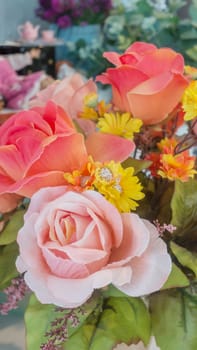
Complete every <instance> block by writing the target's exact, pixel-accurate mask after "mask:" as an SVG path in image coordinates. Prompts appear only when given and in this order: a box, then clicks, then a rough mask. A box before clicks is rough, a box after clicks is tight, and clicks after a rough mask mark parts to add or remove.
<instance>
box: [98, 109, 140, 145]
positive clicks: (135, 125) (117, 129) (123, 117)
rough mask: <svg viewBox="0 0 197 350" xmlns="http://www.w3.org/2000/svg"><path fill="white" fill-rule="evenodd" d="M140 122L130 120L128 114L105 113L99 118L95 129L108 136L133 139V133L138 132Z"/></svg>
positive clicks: (134, 119)
mask: <svg viewBox="0 0 197 350" xmlns="http://www.w3.org/2000/svg"><path fill="white" fill-rule="evenodd" d="M141 126H142V121H141V120H140V119H137V118H132V116H131V115H130V113H118V112H116V113H105V114H104V116H103V117H102V118H99V121H98V123H97V127H98V128H99V129H100V131H102V132H104V133H108V134H113V135H119V136H122V137H124V138H126V139H133V136H134V133H136V132H139V131H140V127H141Z"/></svg>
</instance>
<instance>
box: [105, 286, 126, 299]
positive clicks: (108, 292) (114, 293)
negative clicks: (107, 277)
mask: <svg viewBox="0 0 197 350" xmlns="http://www.w3.org/2000/svg"><path fill="white" fill-rule="evenodd" d="M102 295H103V296H104V298H109V297H122V298H125V296H126V295H125V293H123V292H121V291H120V290H119V289H117V288H116V287H114V286H113V284H110V285H109V286H107V287H105V288H103V289H102Z"/></svg>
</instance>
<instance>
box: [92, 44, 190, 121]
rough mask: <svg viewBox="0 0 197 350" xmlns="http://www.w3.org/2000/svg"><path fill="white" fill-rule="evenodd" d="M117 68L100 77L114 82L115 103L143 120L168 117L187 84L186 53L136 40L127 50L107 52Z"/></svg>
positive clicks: (106, 81) (108, 70) (98, 79)
mask: <svg viewBox="0 0 197 350" xmlns="http://www.w3.org/2000/svg"><path fill="white" fill-rule="evenodd" d="M104 57H105V58H107V59H108V60H109V61H110V62H111V63H112V64H114V65H115V66H116V67H115V68H108V69H107V70H106V72H105V73H103V74H102V75H99V76H97V81H100V82H101V83H103V84H110V85H111V86H112V93H113V104H114V105H115V106H116V107H117V108H118V109H119V110H120V111H123V112H125V111H128V112H130V113H131V114H132V115H133V116H134V117H136V118H139V119H141V120H142V121H143V123H144V124H156V123H159V122H160V121H162V120H164V119H166V118H167V117H168V114H169V113H170V112H171V111H172V110H173V109H174V108H175V107H176V105H177V104H178V102H179V101H180V99H181V96H182V94H183V92H184V89H185V88H186V87H187V85H188V81H187V79H186V77H184V59H183V57H182V56H181V55H180V54H178V53H176V52H175V51H173V50H172V49H169V48H160V49H158V48H157V47H156V46H155V45H153V44H147V43H143V42H136V43H134V44H132V45H131V46H130V47H129V48H128V49H127V50H126V51H125V53H124V54H118V53H115V52H106V53H104Z"/></svg>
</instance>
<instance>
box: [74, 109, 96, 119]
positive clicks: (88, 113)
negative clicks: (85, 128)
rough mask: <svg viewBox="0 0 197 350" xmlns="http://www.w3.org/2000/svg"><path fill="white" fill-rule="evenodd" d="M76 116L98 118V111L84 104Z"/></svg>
mask: <svg viewBox="0 0 197 350" xmlns="http://www.w3.org/2000/svg"><path fill="white" fill-rule="evenodd" d="M78 117H79V118H83V119H89V120H98V113H97V111H96V110H95V109H94V108H92V107H88V106H84V108H83V111H82V112H80V113H79V114H78Z"/></svg>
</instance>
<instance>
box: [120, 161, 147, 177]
mask: <svg viewBox="0 0 197 350" xmlns="http://www.w3.org/2000/svg"><path fill="white" fill-rule="evenodd" d="M151 163H152V162H151V161H149V160H140V159H135V158H131V157H130V158H128V159H126V160H125V161H124V162H123V163H122V166H123V168H128V167H133V168H134V169H135V174H137V173H139V172H140V171H142V170H143V169H147V168H148V167H149V166H150V165H151Z"/></svg>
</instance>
